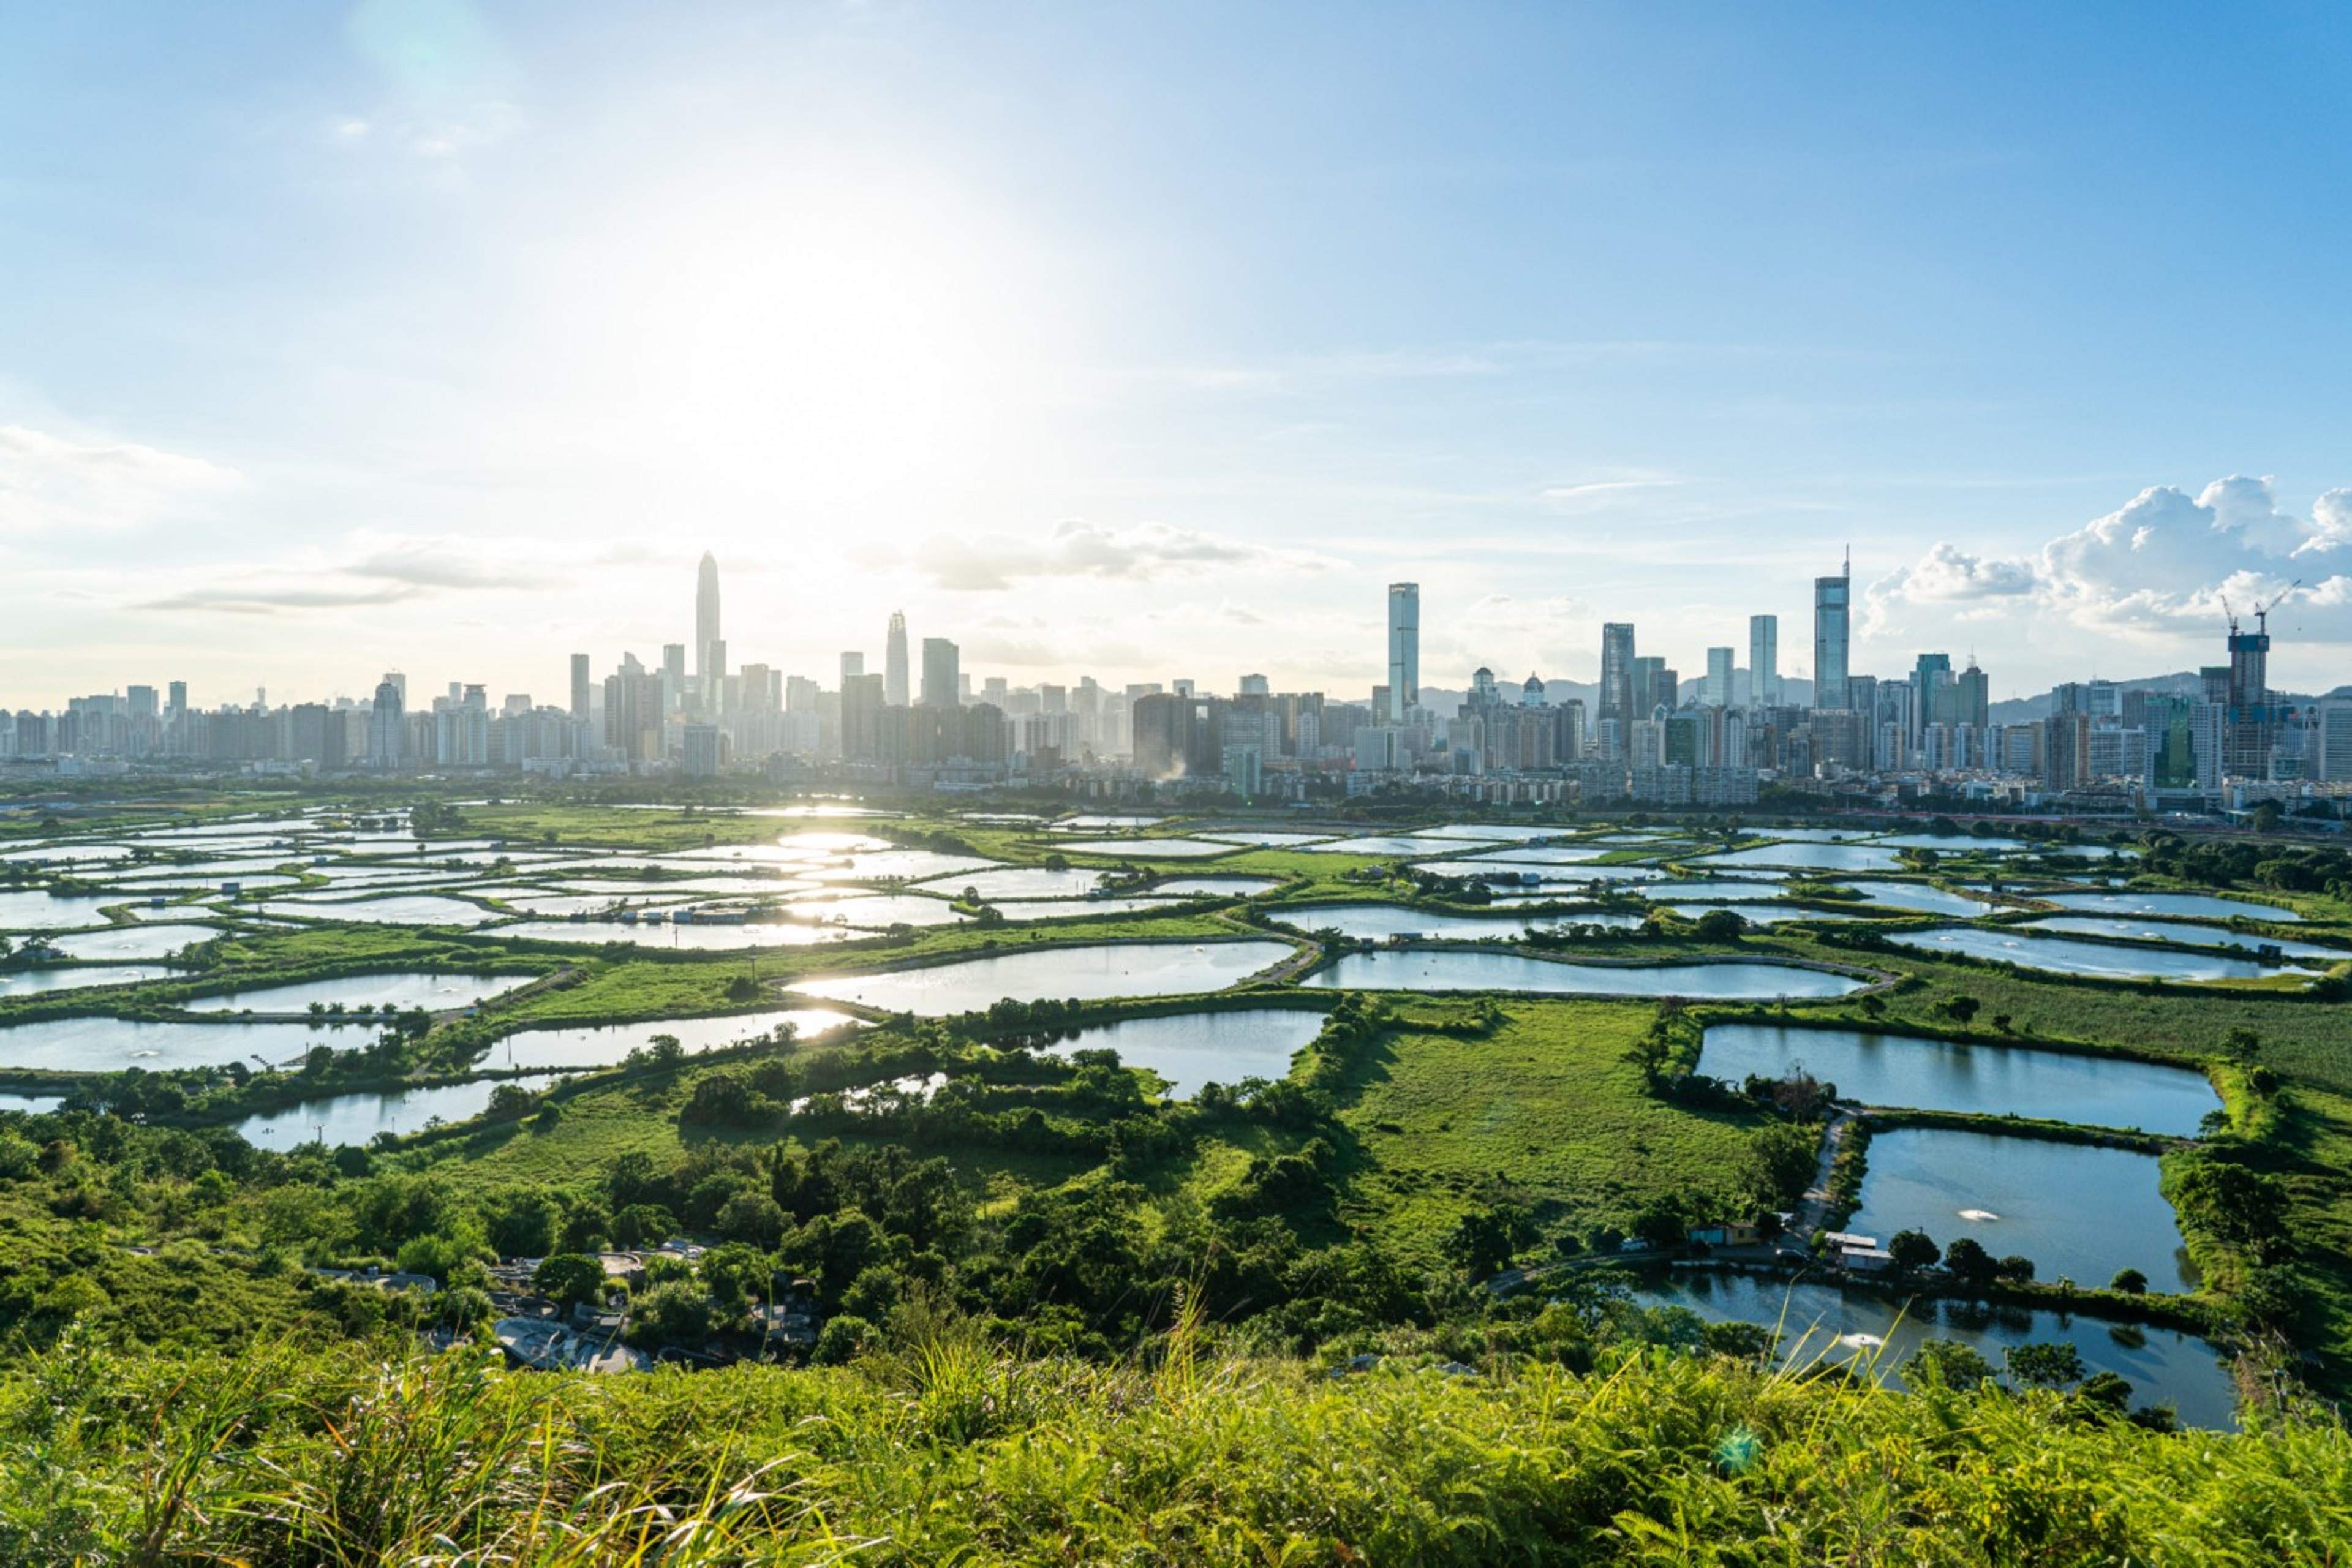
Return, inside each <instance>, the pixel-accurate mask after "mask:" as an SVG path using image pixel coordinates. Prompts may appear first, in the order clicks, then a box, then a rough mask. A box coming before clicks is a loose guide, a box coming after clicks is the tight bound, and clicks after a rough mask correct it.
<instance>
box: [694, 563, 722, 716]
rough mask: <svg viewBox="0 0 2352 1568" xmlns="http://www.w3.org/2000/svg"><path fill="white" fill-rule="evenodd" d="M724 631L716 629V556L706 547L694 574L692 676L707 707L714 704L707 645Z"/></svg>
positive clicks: (717, 565)
mask: <svg viewBox="0 0 2352 1568" xmlns="http://www.w3.org/2000/svg"><path fill="white" fill-rule="evenodd" d="M725 635H726V634H725V633H724V632H722V631H720V630H719V557H717V556H716V555H713V554H711V553H710V552H709V551H708V550H706V551H704V552H702V565H701V566H700V567H699V568H698V570H697V571H696V573H695V576H694V677H695V680H696V683H697V684H698V686H699V687H700V688H701V689H702V703H703V706H704V707H706V708H710V707H715V706H717V704H715V703H714V702H712V700H711V689H710V688H711V679H712V677H711V668H710V645H711V644H712V643H715V642H717V641H718V640H719V638H720V637H724V636H725Z"/></svg>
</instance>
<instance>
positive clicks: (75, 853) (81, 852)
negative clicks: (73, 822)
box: [0, 844, 131, 866]
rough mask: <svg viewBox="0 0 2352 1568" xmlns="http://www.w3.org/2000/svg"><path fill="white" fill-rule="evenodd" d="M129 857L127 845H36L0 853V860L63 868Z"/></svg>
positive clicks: (129, 847) (129, 848) (129, 849)
mask: <svg viewBox="0 0 2352 1568" xmlns="http://www.w3.org/2000/svg"><path fill="white" fill-rule="evenodd" d="M130 858H131V846H130V845H128V844H36V845H33V846H32V847H29V848H25V849H10V850H8V851H6V852H5V853H0V860H31V861H35V862H37V863H39V864H41V865H47V866H63V865H68V864H78V863H82V862H89V863H91V864H97V863H100V862H104V861H109V860H128V859H130Z"/></svg>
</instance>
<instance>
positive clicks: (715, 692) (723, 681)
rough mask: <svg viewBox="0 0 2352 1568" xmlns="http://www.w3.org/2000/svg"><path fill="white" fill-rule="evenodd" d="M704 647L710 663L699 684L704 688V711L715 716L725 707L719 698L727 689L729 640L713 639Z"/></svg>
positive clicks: (705, 668)
mask: <svg viewBox="0 0 2352 1568" xmlns="http://www.w3.org/2000/svg"><path fill="white" fill-rule="evenodd" d="M704 647H705V648H706V649H707V650H708V652H709V664H708V665H706V666H705V667H704V670H703V676H702V679H701V681H700V683H699V684H700V686H701V688H702V710H703V711H704V712H705V713H711V714H715V713H717V712H718V711H719V709H720V708H721V707H722V706H723V704H722V703H721V702H720V701H719V697H720V695H721V694H722V693H724V692H725V691H726V689H727V639H726V638H725V637H712V638H711V639H710V641H709V642H708V643H707V644H705V645H704Z"/></svg>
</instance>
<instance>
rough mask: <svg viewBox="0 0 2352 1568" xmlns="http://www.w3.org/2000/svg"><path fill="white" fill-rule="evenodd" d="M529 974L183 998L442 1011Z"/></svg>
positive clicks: (349, 982)
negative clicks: (339, 1003) (413, 1008)
mask: <svg viewBox="0 0 2352 1568" xmlns="http://www.w3.org/2000/svg"><path fill="white" fill-rule="evenodd" d="M530 980H531V977H530V975H528V974H478V975H477V974H425V973H393V974H346V975H344V976H342V977H341V979H337V980H305V981H301V982H299V983H298V984H292V985H257V986H254V987H252V988H250V989H247V990H244V991H232V992H226V993H216V994H213V995H210V996H197V997H194V998H191V999H190V1000H188V1001H185V1002H183V1003H181V1004H180V1006H181V1007H182V1008H184V1009H185V1010H186V1011H188V1012H191V1013H217V1012H231V1013H235V1012H242V1011H244V1010H245V1009H247V1008H248V1007H249V1008H251V1009H252V1010H253V1011H255V1012H257V1013H299V1012H301V1011H302V1010H303V1009H304V1008H306V1007H308V1006H310V1004H311V1003H313V1002H317V1003H320V1004H321V1005H325V1006H329V1007H331V1006H333V1005H335V1004H336V1003H338V1002H341V1004H342V1005H344V1006H345V1007H346V1008H351V1007H362V1006H373V1007H374V1008H376V1009H377V1010H378V1011H382V1010H383V1008H385V1007H391V1008H394V1009H395V1010H396V1011H400V1012H406V1011H407V1010H408V1009H409V1008H411V1007H422V1008H424V1009H425V1010H426V1011H427V1012H432V1013H438V1012H441V1011H443V1010H444V1009H446V1008H450V1007H467V1006H471V1005H473V1004H474V1003H476V1002H478V1001H484V1000H487V999H488V998H489V997H492V996H498V995H502V994H505V993H507V992H509V991H512V990H514V989H515V988H516V987H517V986H520V985H528V984H530Z"/></svg>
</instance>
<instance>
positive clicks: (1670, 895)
mask: <svg viewBox="0 0 2352 1568" xmlns="http://www.w3.org/2000/svg"><path fill="white" fill-rule="evenodd" d="M1629 890H1630V891H1631V892H1632V893H1633V896H1634V897H1635V898H1637V899H1706V900H1716V899H1777V898H1779V897H1780V896H1781V895H1782V894H1784V893H1786V892H1787V891H1788V890H1789V889H1786V888H1784V887H1782V886H1781V885H1780V883H1778V882H1745V881H1739V882H1735V881H1731V880H1729V879H1725V878H1721V877H1700V878H1694V879H1690V880H1688V881H1681V882H1652V883H1650V884H1649V885H1648V886H1646V887H1641V888H1633V889H1629Z"/></svg>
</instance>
